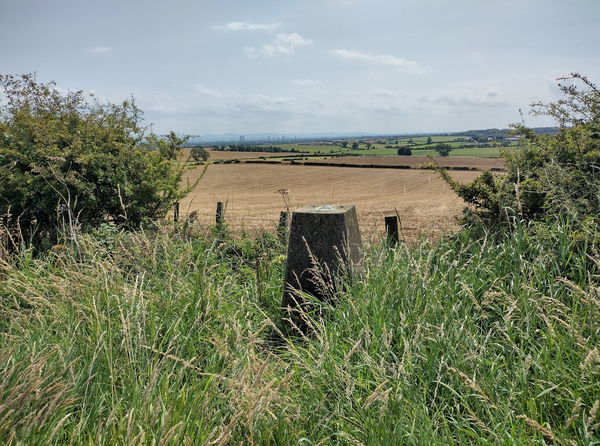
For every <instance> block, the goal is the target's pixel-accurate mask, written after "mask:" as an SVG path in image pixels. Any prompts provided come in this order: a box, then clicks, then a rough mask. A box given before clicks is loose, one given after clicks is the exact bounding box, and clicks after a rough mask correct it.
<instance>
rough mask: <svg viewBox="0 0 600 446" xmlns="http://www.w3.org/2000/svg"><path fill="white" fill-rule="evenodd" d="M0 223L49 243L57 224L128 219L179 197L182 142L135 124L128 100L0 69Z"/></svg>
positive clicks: (141, 218)
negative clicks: (105, 98)
mask: <svg viewBox="0 0 600 446" xmlns="http://www.w3.org/2000/svg"><path fill="white" fill-rule="evenodd" d="M0 86H1V87H2V89H3V91H4V95H5V97H6V100H7V102H6V104H2V106H1V107H0V223H1V224H3V225H4V227H5V228H6V227H8V228H9V229H10V228H13V229H15V228H17V227H18V228H19V230H20V231H21V233H22V234H23V235H24V236H25V237H28V238H29V239H31V240H34V241H36V240H37V241H41V240H44V239H45V240H48V242H51V243H54V242H55V241H56V240H57V238H58V235H59V233H60V230H61V229H60V228H61V226H62V227H67V228H70V229H71V230H72V229H73V228H77V227H79V228H81V229H88V228H93V227H95V226H97V225H99V224H100V223H103V222H113V223H115V224H117V225H122V226H124V227H138V226H140V225H142V224H143V223H145V222H148V221H151V220H154V219H157V218H159V217H162V216H164V215H165V213H166V212H167V211H168V210H169V209H170V208H171V206H172V203H173V201H176V200H178V199H179V198H180V197H182V195H183V192H182V191H181V190H180V188H179V184H180V180H181V176H182V169H183V167H182V166H181V165H178V164H177V163H176V159H177V158H178V155H179V146H180V144H181V143H182V142H183V141H182V140H181V139H180V138H178V137H177V136H176V135H175V134H174V133H170V134H169V135H168V136H167V137H164V138H159V137H157V136H155V135H153V134H151V133H148V131H147V129H146V128H144V127H143V126H142V112H141V111H140V110H139V109H138V108H137V106H136V105H135V102H134V101H133V99H132V100H129V101H124V102H123V103H122V104H120V105H115V104H104V103H100V102H99V101H98V100H97V99H96V98H94V97H93V96H91V95H87V94H85V93H83V92H82V91H75V92H73V91H68V92H64V91H61V90H59V89H57V87H56V84H55V83H54V82H50V83H47V84H43V83H39V82H37V80H36V79H35V76H33V75H21V76H4V75H0Z"/></svg>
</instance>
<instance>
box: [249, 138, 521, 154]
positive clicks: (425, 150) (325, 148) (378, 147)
mask: <svg viewBox="0 0 600 446" xmlns="http://www.w3.org/2000/svg"><path fill="white" fill-rule="evenodd" d="M436 138H437V140H436ZM408 139H409V138H407V139H406V141H408ZM412 139H413V141H414V142H420V139H423V140H424V141H423V142H426V140H427V137H422V138H412ZM453 139H454V138H450V137H447V136H437V137H432V140H433V142H434V143H436V144H437V143H441V142H445V143H448V144H451V145H452V146H454V147H457V146H460V145H465V143H464V142H455V141H453ZM398 141H399V145H402V143H403V142H404V140H398ZM391 142H395V140H393V141H391ZM389 144H390V143H387V144H373V145H372V146H371V148H369V149H367V148H366V145H365V144H360V146H359V150H352V148H350V147H346V148H345V147H340V146H336V145H329V144H320V145H319V144H307V145H304V144H281V145H279V147H281V148H282V149H284V150H291V149H296V150H298V151H300V152H307V153H310V154H319V155H323V154H348V155H369V156H388V155H396V153H397V149H396V148H393V149H390V148H385V145H389ZM261 147H265V146H257V151H258V150H260V148H261ZM430 147H432V146H431V145H429V144H418V145H414V146H411V148H412V153H413V156H427V155H434V156H435V155H436V154H437V153H436V152H435V150H433V149H432V148H430ZM516 148H517V146H516V145H515V146H511V147H499V146H498V147H480V146H478V145H477V144H476V143H472V147H468V148H461V149H458V148H456V149H454V150H453V151H452V152H450V156H472V157H478V158H499V157H500V156H501V152H502V150H515V149H516ZM286 155H287V156H290V155H294V154H293V153H290V154H282V157H283V158H285V157H286Z"/></svg>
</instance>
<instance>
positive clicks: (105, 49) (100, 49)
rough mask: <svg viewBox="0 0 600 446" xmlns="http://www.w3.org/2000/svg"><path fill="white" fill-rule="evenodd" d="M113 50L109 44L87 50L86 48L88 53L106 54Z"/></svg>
mask: <svg viewBox="0 0 600 446" xmlns="http://www.w3.org/2000/svg"><path fill="white" fill-rule="evenodd" d="M111 51H112V48H111V47H109V46H95V47H92V48H88V49H87V50H85V52H86V53H90V54H105V53H110V52H111Z"/></svg>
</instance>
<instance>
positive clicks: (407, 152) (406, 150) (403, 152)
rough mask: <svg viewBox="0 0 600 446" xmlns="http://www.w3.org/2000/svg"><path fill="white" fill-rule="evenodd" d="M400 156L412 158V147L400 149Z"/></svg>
mask: <svg viewBox="0 0 600 446" xmlns="http://www.w3.org/2000/svg"><path fill="white" fill-rule="evenodd" d="M398 155H402V156H410V155H412V150H411V149H410V147H399V148H398Z"/></svg>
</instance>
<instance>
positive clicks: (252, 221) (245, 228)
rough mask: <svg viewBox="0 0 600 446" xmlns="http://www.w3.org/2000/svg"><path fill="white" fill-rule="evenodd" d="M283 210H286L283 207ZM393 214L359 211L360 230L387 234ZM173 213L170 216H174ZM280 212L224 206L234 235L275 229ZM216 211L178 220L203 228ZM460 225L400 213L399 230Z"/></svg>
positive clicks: (439, 230) (419, 232)
mask: <svg viewBox="0 0 600 446" xmlns="http://www.w3.org/2000/svg"><path fill="white" fill-rule="evenodd" d="M282 212H283V210H282ZM389 215H394V211H393V210H386V211H364V212H359V213H358V223H359V226H360V230H361V234H362V235H363V237H365V238H367V239H377V238H381V237H384V236H385V234H386V228H385V223H384V217H385V216H389ZM172 218H173V216H171V219H172ZM279 218H280V213H279V212H272V211H269V212H261V213H257V212H255V213H248V212H241V211H237V210H227V209H226V210H225V212H224V213H223V217H222V219H223V220H222V221H223V223H224V224H226V225H227V228H228V229H229V230H230V231H232V232H233V233H234V234H235V235H239V234H240V233H242V232H255V231H256V232H258V231H265V230H267V231H268V230H275V229H276V228H277V227H278V225H279ZM216 221H217V219H216V213H215V212H200V211H191V212H181V213H180V214H179V223H180V224H183V223H185V222H187V224H188V225H192V226H196V227H198V228H200V229H202V228H204V229H207V228H210V227H213V226H214V225H216ZM457 228H458V224H457V223H456V222H453V221H452V219H451V218H448V217H447V216H444V217H441V218H440V219H439V220H435V219H429V221H428V222H427V223H424V222H423V221H418V222H415V218H414V216H411V215H405V216H403V215H402V213H400V232H401V235H402V236H403V237H404V238H405V239H411V240H415V239H417V238H419V237H421V236H425V237H427V238H436V237H438V236H439V235H441V234H443V233H449V232H452V231H454V230H456V229H457Z"/></svg>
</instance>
